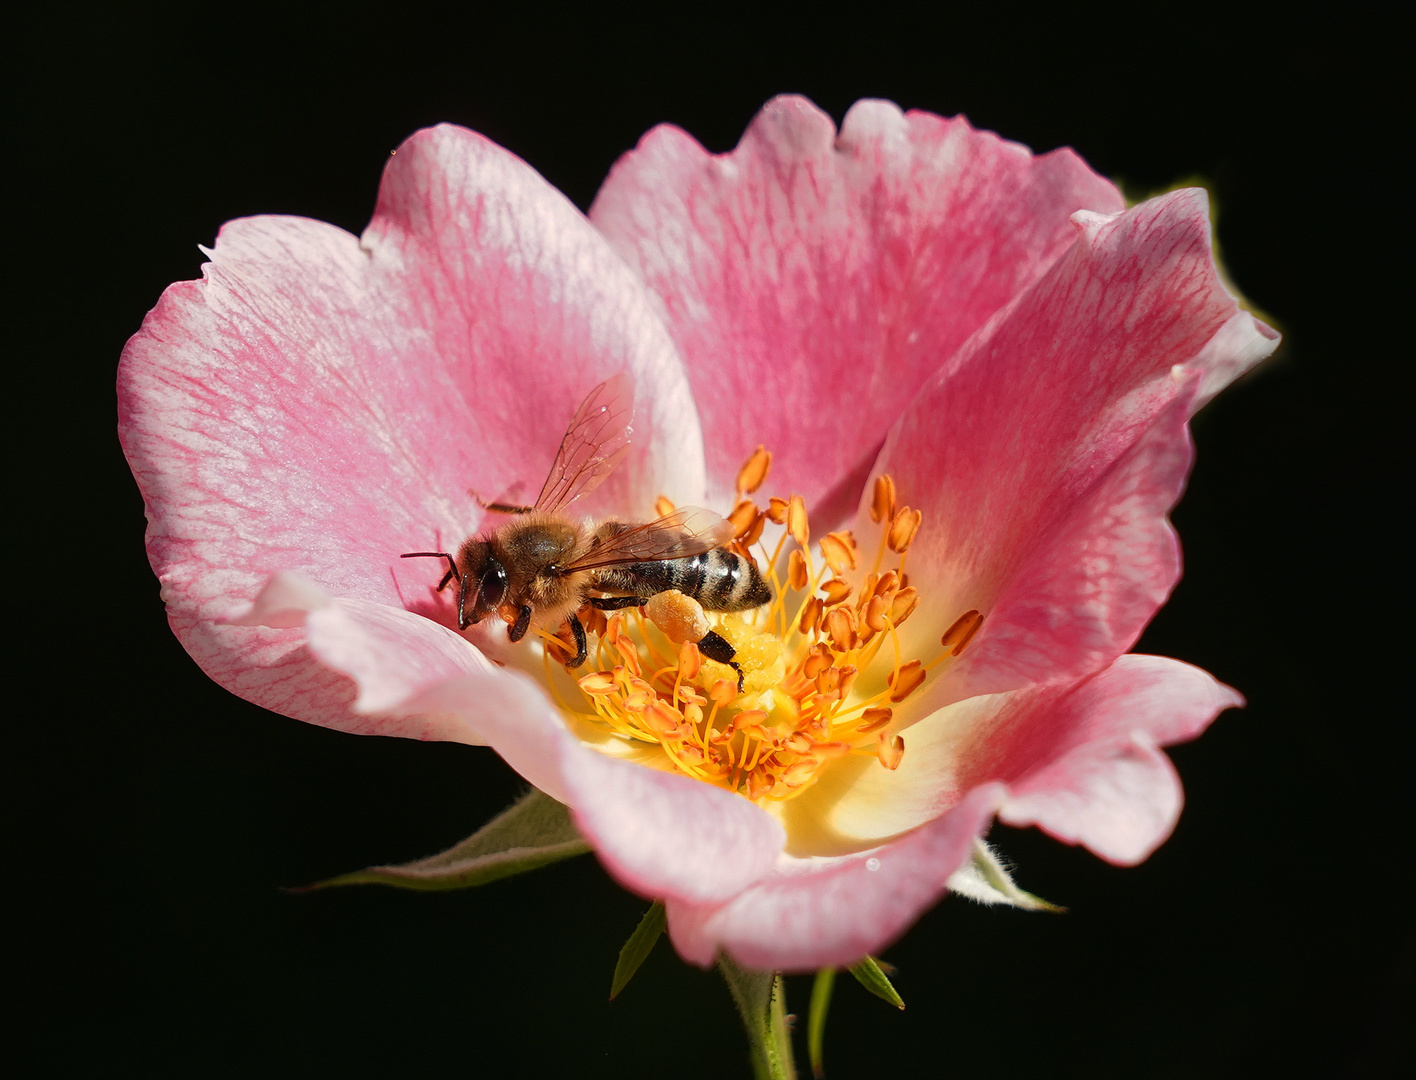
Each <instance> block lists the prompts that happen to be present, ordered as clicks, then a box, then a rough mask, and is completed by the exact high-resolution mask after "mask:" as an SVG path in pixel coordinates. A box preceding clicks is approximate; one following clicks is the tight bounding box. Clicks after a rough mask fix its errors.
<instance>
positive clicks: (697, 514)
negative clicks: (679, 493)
mask: <svg viewBox="0 0 1416 1080" xmlns="http://www.w3.org/2000/svg"><path fill="white" fill-rule="evenodd" d="M732 538H733V525H732V522H730V521H725V520H724V519H723V518H721V517H719V516H718V515H717V514H715V513H713V511H711V510H703V509H701V508H699V507H697V506H684V507H680V508H679V509H677V510H675V511H674V512H673V513H672V514H665V515H664V516H663V517H661V518H658V519H657V520H655V521H650V522H648V523H646V524H644V525H634V526H631V527H630V528H628V529H625V531H624V532H622V533H619V534H618V535H616V536H612V537H610V538H609V539H608V540H605V541H604V542H603V543H600V544H597V545H596V546H595V547H592V548H591V549H590V550H589V551H587V552H586V553H585V554H584V555H582V556H580V558H578V559H576V560H575V561H574V562H573V563H571V564H569V565H568V566H566V567H565V568H564V569H565V570H566V571H567V572H569V571H571V570H596V569H599V568H600V567H602V566H617V565H619V564H621V563H636V562H661V561H662V560H664V559H682V558H685V557H686V556H689V555H699V554H702V553H703V552H705V551H712V550H713V549H714V548H716V547H722V546H723V545H724V544H726V543H727V542H728V541H729V540H731V539H732Z"/></svg>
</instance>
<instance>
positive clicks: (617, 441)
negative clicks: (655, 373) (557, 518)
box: [536, 375, 634, 511]
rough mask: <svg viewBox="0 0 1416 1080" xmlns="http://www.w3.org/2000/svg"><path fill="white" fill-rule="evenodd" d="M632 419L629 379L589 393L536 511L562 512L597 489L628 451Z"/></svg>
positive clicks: (620, 378) (608, 381)
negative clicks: (562, 509) (581, 497)
mask: <svg viewBox="0 0 1416 1080" xmlns="http://www.w3.org/2000/svg"><path fill="white" fill-rule="evenodd" d="M633 419H634V383H633V382H632V381H631V380H630V377H629V376H628V375H616V376H614V377H613V378H610V379H606V380H605V381H604V382H602V383H601V384H600V385H599V386H597V387H595V389H593V390H591V391H590V393H589V394H588V395H587V396H586V398H585V400H584V401H583V402H581V405H580V408H579V409H577V410H576V411H575V416H574V417H572V418H571V421H570V427H568V428H566V429H565V437H564V438H563V439H561V444H560V449H559V450H557V451H556V460H555V464H553V465H552V466H551V472H550V475H549V476H547V477H546V483H545V485H544V486H543V487H542V488H541V494H540V495H538V496H536V509H537V510H545V511H555V510H559V509H561V508H562V507H564V506H569V505H570V504H571V503H573V502H574V501H575V500H576V499H578V498H580V496H582V495H584V494H586V493H588V492H590V491H593V490H595V488H597V487H599V486H600V481H601V480H603V479H604V478H605V477H607V476H609V475H610V472H611V470H613V469H614V467H615V466H616V465H618V464H619V463H620V459H621V458H623V457H624V455H625V454H627V453H629V434H630V431H631V430H632V429H631V428H630V426H629V422H630V421H631V420H633Z"/></svg>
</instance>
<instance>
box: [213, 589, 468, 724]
mask: <svg viewBox="0 0 1416 1080" xmlns="http://www.w3.org/2000/svg"><path fill="white" fill-rule="evenodd" d="M222 622H224V623H226V624H227V625H228V626H229V627H230V628H231V632H232V633H233V634H240V635H243V636H244V637H246V639H247V641H248V642H249V643H251V651H252V652H255V653H257V654H258V655H259V654H260V653H261V652H262V651H266V650H268V651H269V653H270V662H269V663H265V664H258V665H251V664H249V663H243V662H239V661H238V660H237V659H236V658H234V657H233V656H231V655H229V654H228V655H224V656H217V657H214V658H212V660H213V663H214V664H216V665H217V666H216V668H215V670H211V669H208V673H209V674H211V675H212V677H213V678H215V679H216V680H217V681H218V682H220V683H222V685H224V686H227V687H229V688H231V689H232V690H235V691H236V692H237V693H240V694H242V696H247V697H256V696H260V697H261V698H262V699H264V700H265V701H267V702H269V703H270V704H269V705H268V706H267V707H269V708H272V709H274V710H275V711H276V712H281V713H284V714H286V715H291V716H300V717H302V718H305V719H311V720H313V722H316V723H321V724H324V725H325V726H328V727H333V728H337V729H339V730H341V731H348V732H352V733H354V734H358V735H398V736H403V737H407V738H416V739H439V740H447V741H451V742H464V743H471V744H473V745H480V744H482V743H483V742H485V740H484V739H482V738H481V737H480V736H479V735H478V734H477V732H476V731H475V730H474V729H473V728H471V727H470V726H468V725H467V724H466V723H465V722H464V721H463V720H462V719H461V718H457V717H452V716H427V715H422V714H416V715H415V714H410V713H407V712H400V711H398V706H400V705H401V704H402V703H403V702H404V701H406V700H407V699H409V698H410V697H413V696H416V695H417V694H419V693H420V692H423V691H424V690H426V689H427V688H429V687H434V686H437V685H440V684H442V683H444V682H447V681H448V680H449V679H455V678H458V677H461V676H464V675H467V674H469V673H478V674H483V675H485V674H487V673H491V672H495V671H496V668H495V667H493V665H492V664H491V663H490V661H488V660H487V659H486V658H485V657H484V656H482V655H481V653H479V652H478V651H477V650H476V649H474V648H473V647H472V646H471V645H469V644H468V643H467V642H466V641H465V640H463V639H462V638H461V637H459V636H458V635H457V634H455V633H453V632H452V631H451V630H448V629H446V628H445V627H442V626H439V625H438V624H437V623H435V622H432V621H430V620H428V619H425V618H423V617H422V616H421V615H415V614H413V613H411V612H408V611H404V610H403V609H402V608H395V607H389V606H388V605H386V604H376V603H372V602H370V601H368V600H349V599H343V598H337V597H332V596H330V595H329V594H328V593H326V592H325V591H324V590H323V589H321V588H320V587H319V586H318V585H315V584H314V583H313V582H310V581H308V580H307V579H305V578H301V577H300V576H298V575H295V574H277V575H275V576H274V577H272V578H271V579H270V581H268V582H267V583H266V585H265V586H264V587H263V588H262V589H261V591H260V593H259V594H257V596H256V599H255V601H254V602H253V603H251V604H248V605H243V606H242V607H241V608H237V609H234V610H232V611H231V612H229V613H228V614H227V615H226V616H225V617H224V618H223V619H222ZM222 665H225V666H222Z"/></svg>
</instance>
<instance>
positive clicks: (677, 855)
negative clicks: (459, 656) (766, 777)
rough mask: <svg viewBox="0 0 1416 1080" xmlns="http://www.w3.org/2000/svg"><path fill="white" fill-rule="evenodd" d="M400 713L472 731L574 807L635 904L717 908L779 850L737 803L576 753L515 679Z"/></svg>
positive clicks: (450, 686)
mask: <svg viewBox="0 0 1416 1080" xmlns="http://www.w3.org/2000/svg"><path fill="white" fill-rule="evenodd" d="M402 709H403V710H406V711H409V712H412V713H417V714H425V713H432V714H434V715H440V714H450V715H453V716H456V717H458V718H460V719H461V720H462V722H464V723H465V724H467V725H468V726H469V727H470V728H472V729H474V730H476V731H477V733H478V734H479V735H480V736H481V737H482V738H484V739H485V740H486V741H487V742H488V743H489V744H490V745H491V746H492V747H493V748H494V749H495V750H496V751H497V753H499V754H500V755H501V756H502V757H503V758H504V759H505V760H506V762H507V763H508V764H509V765H511V767H512V768H514V769H515V770H516V771H517V772H519V773H520V774H521V775H522V776H523V777H525V778H526V779H527V780H528V781H530V782H531V783H532V784H534V785H535V786H536V787H538V788H540V789H541V790H542V791H544V792H546V793H547V794H548V795H551V796H552V797H553V798H556V799H559V800H560V801H561V802H564V803H566V804H567V805H569V806H571V807H573V808H574V809H575V818H576V822H577V824H579V826H580V828H581V831H582V832H584V833H585V835H586V837H587V838H588V839H589V840H590V841H591V842H592V843H593V844H594V847H595V851H596V853H597V854H598V855H599V857H600V860H601V861H602V862H603V863H604V864H605V866H606V867H607V868H608V869H609V870H610V871H611V872H612V873H613V874H614V875H615V877H616V878H618V879H619V881H620V882H621V883H622V884H624V885H625V886H626V887H628V888H630V889H633V890H634V891H636V892H638V893H640V894H642V895H644V896H647V897H655V898H661V899H662V898H669V897H672V898H676V899H683V900H687V901H692V902H717V901H720V900H723V899H725V898H727V897H730V896H733V895H735V894H737V893H738V892H740V891H741V890H742V889H744V888H746V887H747V886H748V885H751V884H752V883H753V882H754V881H757V880H758V879H759V878H761V877H762V876H763V875H764V874H766V873H768V871H770V870H771V868H772V866H773V863H774V862H775V861H776V859H777V857H778V856H779V854H780V852H781V850H782V843H783V833H782V826H781V825H780V824H779V823H778V822H777V821H776V820H775V819H773V818H772V817H771V816H770V815H768V814H767V813H766V812H765V811H763V810H762V809H760V808H759V807H757V806H754V805H753V804H752V803H750V802H748V801H747V800H746V799H744V798H742V797H741V796H738V795H734V794H732V793H731V792H727V791H724V790H722V789H720V788H714V787H710V786H709V785H707V784H704V783H701V782H699V781H697V780H691V779H689V778H688V777H686V776H680V775H676V774H673V773H668V772H662V771H659V770H657V769H651V768H647V767H645V766H643V765H639V764H636V763H634V762H631V761H624V760H616V759H614V758H611V757H608V756H606V755H604V754H602V753H600V752H599V751H597V750H594V749H591V748H589V747H587V746H585V745H584V744H582V743H581V742H580V741H579V740H578V739H577V738H575V736H574V735H572V734H571V733H570V732H569V731H568V730H567V728H566V724H565V718H564V717H562V716H561V715H560V713H559V712H558V711H557V710H556V708H555V707H554V706H553V705H552V704H551V703H550V701H549V700H547V698H546V694H545V691H544V690H543V689H542V688H541V687H540V686H539V685H537V684H536V683H535V682H534V681H532V680H531V679H529V678H527V677H526V676H525V675H523V674H521V673H520V672H514V671H509V670H508V671H494V672H493V674H492V676H491V677H481V676H474V677H465V678H460V679H454V680H452V681H449V682H446V683H443V684H442V685H440V686H437V687H434V688H431V689H430V690H428V691H426V692H424V693H422V694H420V695H418V696H417V697H416V698H413V699H410V700H409V701H408V702H406V703H404V705H403V706H402Z"/></svg>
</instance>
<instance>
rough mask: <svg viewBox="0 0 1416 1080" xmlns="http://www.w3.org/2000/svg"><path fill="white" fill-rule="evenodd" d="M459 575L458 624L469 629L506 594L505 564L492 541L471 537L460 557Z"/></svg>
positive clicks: (499, 602)
mask: <svg viewBox="0 0 1416 1080" xmlns="http://www.w3.org/2000/svg"><path fill="white" fill-rule="evenodd" d="M457 568H458V571H459V573H460V578H459V581H458V587H457V625H458V628H459V629H462V630H466V629H467V628H468V627H469V626H471V625H472V624H473V623H479V622H481V621H482V620H483V619H485V618H486V617H487V616H488V615H490V614H492V613H493V612H494V611H496V610H497V608H498V606H500V604H501V602H502V600H503V599H504V598H505V596H506V568H505V567H503V566H502V564H501V560H500V559H498V558H497V556H496V552H494V551H493V550H492V545H491V544H489V543H488V542H487V541H485V540H478V539H475V538H474V539H471V540H468V541H467V543H465V544H463V545H462V551H461V552H460V553H459V554H458V557H457Z"/></svg>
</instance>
